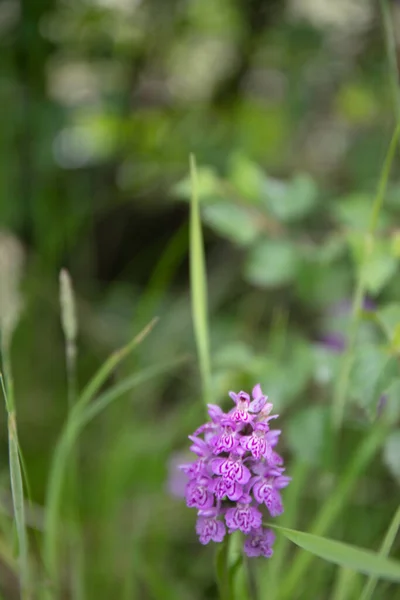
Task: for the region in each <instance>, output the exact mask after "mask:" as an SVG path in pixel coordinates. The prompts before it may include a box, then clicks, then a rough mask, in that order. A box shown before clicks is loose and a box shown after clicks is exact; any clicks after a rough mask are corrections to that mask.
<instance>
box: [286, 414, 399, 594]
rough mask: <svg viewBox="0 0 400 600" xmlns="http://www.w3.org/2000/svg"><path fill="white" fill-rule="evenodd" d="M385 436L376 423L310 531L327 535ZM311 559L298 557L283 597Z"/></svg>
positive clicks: (385, 429)
mask: <svg viewBox="0 0 400 600" xmlns="http://www.w3.org/2000/svg"><path fill="white" fill-rule="evenodd" d="M386 436H387V428H386V427H385V426H384V425H382V426H376V427H374V428H373V429H372V430H371V431H370V433H369V435H368V436H367V437H366V438H365V439H364V440H363V441H362V442H361V443H360V445H359V447H358V448H357V450H356V451H355V453H354V456H353V458H352V459H351V460H350V462H349V463H348V466H347V468H346V470H345V472H344V473H343V475H342V476H341V478H340V480H339V483H338V485H337V486H336V487H335V489H334V491H333V492H332V494H331V496H330V497H329V500H328V501H326V502H325V503H324V505H323V507H322V509H321V510H320V512H319V514H318V515H317V517H316V519H315V520H314V522H313V523H312V525H311V527H310V531H311V533H313V534H314V535H325V534H326V533H327V531H328V530H329V528H330V527H331V526H332V525H333V523H334V521H335V519H336V517H337V516H338V515H339V513H340V511H341V510H342V509H343V507H344V506H345V505H346V502H347V501H348V499H349V496H350V493H351V491H352V489H353V486H354V485H355V483H356V481H357V479H358V477H359V476H360V475H361V473H362V472H363V471H364V470H365V469H366V468H367V466H368V464H369V463H370V462H371V460H372V459H373V457H374V456H375V454H376V453H377V451H378V449H379V448H380V447H381V445H382V443H383V441H384V440H385V438H386ZM312 558H313V556H312V555H311V554H304V553H303V552H302V553H300V554H299V555H297V556H296V557H295V559H294V561H293V563H292V567H291V569H290V571H289V573H288V574H287V576H286V578H285V580H284V581H283V582H282V585H281V588H280V590H279V597H280V598H282V599H283V600H286V599H287V600H291V599H292V598H293V595H294V594H295V592H296V590H297V589H298V587H299V585H300V582H301V580H302V578H303V577H304V575H305V572H306V571H307V568H308V567H309V565H310V563H311V561H312Z"/></svg>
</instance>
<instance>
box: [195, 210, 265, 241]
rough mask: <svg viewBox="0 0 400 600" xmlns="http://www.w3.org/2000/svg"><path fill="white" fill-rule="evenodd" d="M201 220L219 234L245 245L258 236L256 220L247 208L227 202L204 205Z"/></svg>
mask: <svg viewBox="0 0 400 600" xmlns="http://www.w3.org/2000/svg"><path fill="white" fill-rule="evenodd" d="M203 220H204V221H205V222H206V223H207V224H208V225H209V226H210V227H212V228H213V229H214V230H215V231H216V232H217V233H219V234H220V235H221V236H223V237H226V238H228V239H229V240H230V241H232V242H235V243H237V244H240V245H241V246H247V245H249V244H251V243H252V242H254V241H255V240H256V238H257V237H258V233H259V227H258V224H257V223H258V222H257V219H256V217H255V215H253V214H252V213H251V212H250V211H249V210H246V209H245V208H242V207H241V206H237V205H235V204H232V203H229V202H218V203H216V204H210V205H209V206H205V207H204V210H203Z"/></svg>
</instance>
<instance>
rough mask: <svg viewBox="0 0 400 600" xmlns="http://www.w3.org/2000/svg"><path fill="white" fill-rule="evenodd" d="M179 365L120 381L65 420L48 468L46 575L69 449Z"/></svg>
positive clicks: (51, 564)
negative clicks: (108, 413)
mask: <svg viewBox="0 0 400 600" xmlns="http://www.w3.org/2000/svg"><path fill="white" fill-rule="evenodd" d="M179 362H181V359H180V360H175V361H171V362H168V363H166V364H164V365H161V366H158V367H150V368H149V369H146V370H145V371H142V372H141V373H137V374H135V375H133V376H132V377H129V378H128V379H126V380H125V381H123V382H121V383H120V384H119V385H118V386H116V387H115V388H114V389H111V390H109V391H108V392H105V393H104V394H103V395H101V396H100V397H99V398H98V399H97V401H96V402H94V403H93V405H90V406H88V407H86V410H82V411H80V412H79V414H77V413H75V412H74V418H73V419H72V418H71V419H69V420H68V422H67V424H66V426H65V427H64V429H63V432H62V434H61V436H60V439H59V442H58V443H57V446H56V449H55V452H54V457H53V461H52V464H51V468H50V475H49V484H48V492H47V502H46V506H47V512H46V520H45V539H44V557H45V564H46V566H47V569H48V572H49V575H52V576H53V578H54V575H55V574H56V572H57V571H56V569H57V563H56V557H57V543H58V537H59V520H60V505H61V498H62V492H63V485H64V479H65V472H66V466H67V464H68V457H69V455H70V452H71V449H72V448H73V446H74V443H75V441H76V439H77V438H78V436H79V434H80V432H81V431H82V429H83V427H84V426H85V425H86V424H87V423H88V422H89V421H90V420H92V419H93V418H94V417H95V416H97V415H98V414H99V413H100V412H101V411H102V410H104V409H105V408H106V407H107V406H109V405H110V404H111V402H113V401H115V400H116V399H117V398H119V397H121V396H122V395H123V394H125V393H126V392H128V391H130V390H132V389H133V388H134V387H136V386H137V385H139V384H141V383H144V382H146V381H149V380H151V379H153V378H154V377H157V376H159V375H161V374H162V373H165V372H167V371H169V370H170V369H172V368H173V367H175V366H176V365H177V364H179Z"/></svg>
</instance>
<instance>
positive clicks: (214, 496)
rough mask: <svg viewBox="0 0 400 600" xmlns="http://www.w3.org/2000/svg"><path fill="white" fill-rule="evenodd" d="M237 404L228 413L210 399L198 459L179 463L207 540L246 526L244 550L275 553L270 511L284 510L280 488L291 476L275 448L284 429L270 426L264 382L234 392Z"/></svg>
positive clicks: (197, 435)
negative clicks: (267, 523)
mask: <svg viewBox="0 0 400 600" xmlns="http://www.w3.org/2000/svg"><path fill="white" fill-rule="evenodd" d="M229 395H230V397H231V398H232V400H233V401H234V403H235V406H234V407H233V408H232V410H230V411H229V412H228V413H224V412H223V411H222V409H221V408H220V407H219V406H217V405H215V404H210V405H208V414H209V416H210V421H209V422H208V423H205V424H204V425H201V426H200V427H199V428H198V429H197V430H196V431H195V432H194V434H193V435H191V436H189V439H190V441H191V447H190V450H191V451H192V452H193V453H194V454H195V455H196V459H195V460H194V461H193V462H189V463H184V464H181V465H180V466H179V468H180V469H181V470H182V471H183V474H184V476H185V477H186V481H187V483H186V490H185V495H186V503H187V505H188V506H189V507H193V508H196V509H197V511H198V513H197V514H198V519H197V524H196V532H197V534H198V536H199V540H200V543H201V544H208V543H209V542H210V541H213V542H221V541H222V540H223V538H224V536H225V535H226V531H227V530H228V533H232V532H234V531H236V530H240V531H242V532H243V533H244V534H245V536H246V539H245V543H244V552H245V553H246V554H247V555H248V556H250V557H253V556H264V557H270V556H271V555H272V552H273V551H272V545H273V542H274V539H275V535H274V534H273V532H272V531H271V530H269V529H264V528H262V519H263V514H264V512H265V513H266V514H267V515H269V516H271V517H275V516H277V515H279V514H281V513H282V512H283V503H282V498H281V494H280V490H281V489H283V488H284V487H286V486H287V485H288V484H289V482H290V477H287V476H286V475H284V470H285V469H284V468H283V466H282V465H283V459H282V457H281V456H279V454H277V452H276V451H275V447H276V446H277V444H278V440H279V436H280V433H281V432H280V430H278V429H277V430H275V429H270V421H271V420H273V419H276V418H277V417H278V415H272V414H271V412H272V408H273V406H272V404H271V403H269V402H268V398H267V396H265V395H264V394H263V392H262V390H261V386H260V384H257V385H255V386H254V388H253V390H252V394H251V396H250V395H249V394H248V393H247V392H244V391H240V392H239V393H235V392H230V393H229Z"/></svg>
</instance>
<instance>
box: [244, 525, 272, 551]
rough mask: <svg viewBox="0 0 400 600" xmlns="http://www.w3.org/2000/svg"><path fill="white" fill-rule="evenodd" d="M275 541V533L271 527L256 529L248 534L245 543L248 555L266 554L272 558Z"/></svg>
mask: <svg viewBox="0 0 400 600" xmlns="http://www.w3.org/2000/svg"><path fill="white" fill-rule="evenodd" d="M274 541H275V534H274V532H273V531H271V530H270V529H262V528H261V527H260V528H259V529H255V530H254V531H252V532H251V534H250V535H249V536H248V538H247V540H246V541H245V543H244V551H245V553H246V554H247V556H251V557H256V556H265V557H266V558H270V557H271V556H272V554H273V552H274V551H273V550H272V545H273V543H274Z"/></svg>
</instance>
